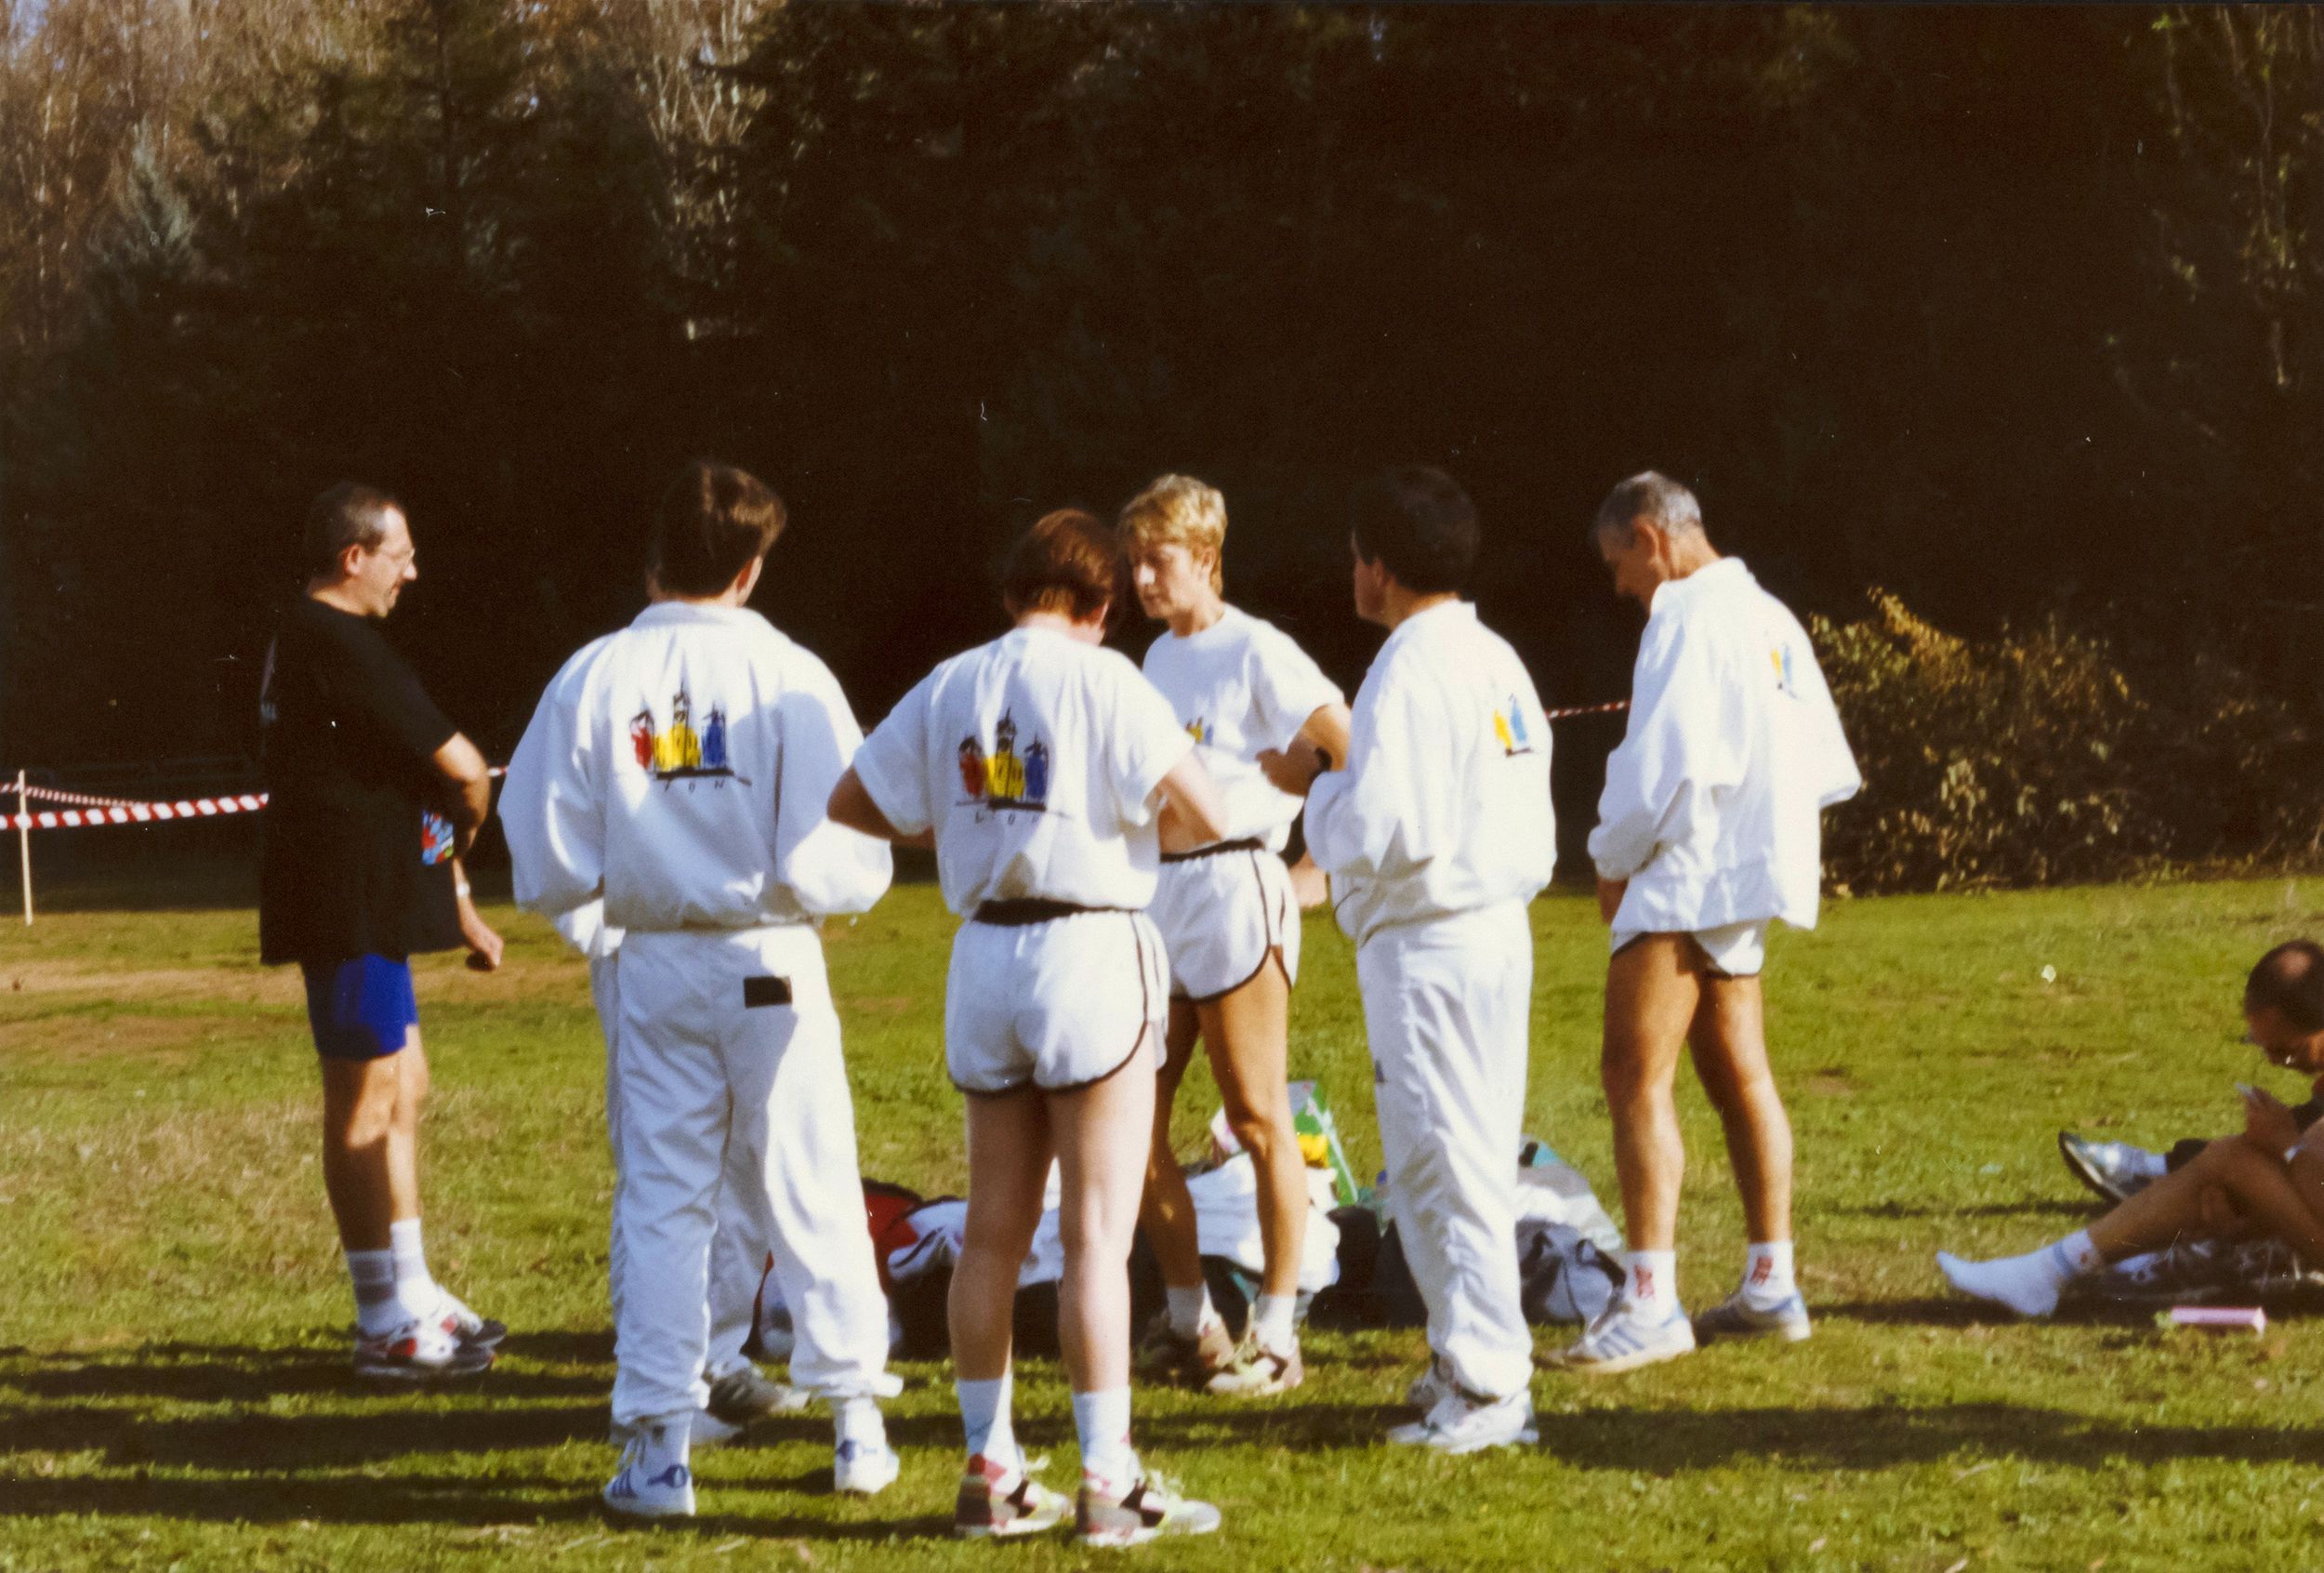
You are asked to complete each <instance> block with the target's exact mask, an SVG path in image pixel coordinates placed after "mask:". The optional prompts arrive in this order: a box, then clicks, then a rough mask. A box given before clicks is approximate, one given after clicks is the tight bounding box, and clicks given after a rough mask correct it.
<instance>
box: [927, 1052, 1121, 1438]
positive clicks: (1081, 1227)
mask: <svg viewBox="0 0 2324 1573" xmlns="http://www.w3.org/2000/svg"><path fill="white" fill-rule="evenodd" d="M1152 1066H1153V1062H1152V1061H1150V1060H1148V1059H1146V1058H1145V1056H1144V1055H1142V1054H1137V1055H1132V1056H1131V1057H1130V1063H1129V1064H1126V1065H1124V1066H1123V1067H1122V1068H1121V1069H1119V1070H1117V1071H1116V1072H1115V1073H1114V1074H1113V1075H1112V1076H1109V1077H1106V1078H1105V1079H1104V1080H1103V1081H1101V1082H1098V1083H1097V1084H1095V1085H1094V1086H1090V1087H1085V1088H1082V1089H1080V1090H1079V1091H1074V1092H1055V1093H1049V1094H1046V1095H1045V1101H1046V1102H1047V1104H1048V1105H1049V1117H1050V1130H1051V1132H1052V1133H1053V1135H1054V1138H1055V1141H1056V1143H1057V1165H1058V1169H1059V1171H1060V1172H1059V1179H1060V1181H1061V1189H1062V1190H1063V1195H1064V1201H1063V1207H1062V1209H1061V1210H1060V1212H1059V1214H1058V1224H1059V1233H1060V1234H1061V1235H1062V1236H1063V1244H1064V1248H1065V1276H1064V1277H1063V1280H1062V1281H1060V1282H1059V1284H1058V1286H1057V1334H1058V1342H1059V1344H1060V1345H1061V1346H1062V1347H1063V1354H1064V1357H1065V1375H1066V1378H1067V1380H1068V1381H1070V1383H1071V1384H1072V1387H1073V1391H1075V1392H1076V1393H1110V1392H1113V1391H1115V1390H1116V1389H1119V1388H1127V1387H1128V1386H1129V1240H1130V1236H1131V1235H1132V1234H1133V1233H1134V1232H1135V1231H1136V1229H1137V1225H1138V1199H1139V1196H1140V1195H1141V1194H1142V1191H1143V1189H1144V1180H1145V1157H1146V1147H1147V1143H1145V1142H1144V1141H1143V1140H1142V1138H1143V1137H1144V1136H1145V1134H1146V1133H1147V1132H1148V1130H1150V1129H1151V1127H1152V1124H1153V1120H1154V1080H1155V1078H1154V1071H1153V1069H1152ZM973 1185H974V1181H973V1180H971V1187H973ZM973 1195H974V1191H973V1189H971V1196H973ZM1036 1199H1037V1198H1036ZM954 1282H955V1284H956V1285H957V1282H958V1280H957V1278H956V1279H955V1280H954ZM988 1374H991V1375H995V1376H997V1375H998V1374H999V1372H998V1371H993V1372H991V1373H988Z"/></svg>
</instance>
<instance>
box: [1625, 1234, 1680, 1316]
mask: <svg viewBox="0 0 2324 1573" xmlns="http://www.w3.org/2000/svg"><path fill="white" fill-rule="evenodd" d="M1678 1277H1679V1253H1678V1252H1677V1251H1675V1250H1633V1251H1631V1253H1630V1276H1629V1277H1628V1278H1626V1279H1624V1280H1623V1283H1622V1301H1623V1303H1624V1304H1627V1305H1635V1306H1637V1307H1638V1308H1639V1309H1640V1310H1642V1311H1651V1312H1653V1313H1654V1314H1656V1315H1660V1316H1667V1315H1670V1314H1671V1313H1673V1312H1675V1311H1676V1310H1677V1309H1678V1303H1679V1285H1678Z"/></svg>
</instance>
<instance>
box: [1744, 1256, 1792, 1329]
mask: <svg viewBox="0 0 2324 1573" xmlns="http://www.w3.org/2000/svg"><path fill="white" fill-rule="evenodd" d="M1798 1292H1799V1287H1798V1286H1797V1285H1796V1284H1794V1283H1793V1282H1792V1280H1791V1242H1790V1241H1789V1240H1754V1241H1752V1242H1751V1243H1750V1245H1749V1246H1747V1247H1745V1248H1744V1251H1743V1303H1744V1304H1746V1305H1748V1306H1750V1307H1751V1309H1753V1310H1754V1311H1766V1310H1770V1309H1772V1308H1774V1307H1775V1306H1777V1305H1781V1304H1782V1303H1783V1302H1785V1301H1787V1300H1789V1299H1790V1298H1791V1297H1792V1296H1793V1295H1795V1294H1797V1293H1798Z"/></svg>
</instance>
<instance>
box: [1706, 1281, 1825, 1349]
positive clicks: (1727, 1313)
mask: <svg viewBox="0 0 2324 1573" xmlns="http://www.w3.org/2000/svg"><path fill="white" fill-rule="evenodd" d="M1815 1330H1816V1325H1815V1324H1814V1323H1813V1322H1811V1321H1809V1320H1808V1315H1807V1302H1806V1301H1804V1300H1802V1299H1801V1298H1800V1293H1799V1291H1798V1290H1797V1289H1794V1290H1792V1291H1791V1293H1789V1294H1788V1295H1786V1296H1785V1297H1784V1298H1783V1299H1782V1300H1780V1301H1778V1302H1776V1303H1775V1304H1773V1305H1768V1306H1758V1305H1753V1304H1752V1303H1751V1302H1750V1301H1749V1300H1747V1299H1746V1298H1744V1294H1743V1291H1742V1290H1741V1289H1736V1291H1735V1292H1734V1293H1733V1294H1731V1295H1729V1296H1727V1297H1726V1299H1724V1300H1723V1301H1721V1302H1719V1303H1718V1304H1716V1305H1714V1306H1712V1307H1711V1308H1710V1310H1708V1311H1706V1312H1704V1313H1703V1314H1702V1315H1699V1316H1697V1317H1696V1318H1695V1342H1697V1343H1698V1344H1702V1343H1712V1342H1717V1341H1718V1340H1720V1339H1723V1338H1728V1339H1738V1338H1774V1339H1780V1340H1782V1341H1783V1342H1786V1343H1798V1342H1801V1341H1802V1339H1805V1338H1807V1337H1808V1336H1809V1335H1810V1334H1812V1333H1814V1332H1815Z"/></svg>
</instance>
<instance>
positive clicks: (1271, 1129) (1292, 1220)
mask: <svg viewBox="0 0 2324 1573" xmlns="http://www.w3.org/2000/svg"><path fill="white" fill-rule="evenodd" d="M1290 1011H1291V985H1290V981H1289V980H1288V979H1287V978H1286V977H1285V976H1284V973H1283V969H1282V967H1281V966H1280V965H1270V966H1263V967H1261V968H1260V969H1259V975H1258V976H1256V977H1254V978H1252V979H1251V980H1250V981H1249V982H1248V983H1247V984H1245V985H1243V986H1242V987H1240V988H1238V989H1235V990H1234V991H1233V992H1232V993H1229V994H1224V995H1221V997H1219V998H1217V999H1214V1000H1211V1001H1209V1002H1208V1003H1206V1004H1202V1005H1197V1006H1196V1007H1195V1012H1196V1014H1197V1015H1198V1016H1199V1017H1200V1018H1201V1021H1202V1038H1203V1041H1204V1042H1205V1043H1206V1044H1208V1045H1209V1048H1210V1070H1211V1074H1212V1075H1213V1076H1215V1077H1218V1081H1219V1097H1220V1101H1221V1103H1223V1104H1225V1106H1226V1117H1227V1123H1228V1124H1230V1125H1232V1126H1233V1127H1234V1128H1235V1140H1236V1141H1238V1142H1240V1143H1243V1150H1244V1151H1246V1152H1248V1153H1249V1154H1250V1157H1251V1166H1252V1168H1253V1169H1254V1170H1257V1172H1258V1179H1259V1239H1260V1244H1261V1249H1263V1250H1264V1251H1265V1253H1266V1270H1265V1272H1264V1273H1263V1274H1262V1275H1261V1281H1260V1286H1259V1288H1260V1292H1261V1293H1262V1294H1271V1295H1293V1294H1297V1293H1298V1292H1299V1287H1300V1248H1301V1243H1302V1240H1303V1237H1304V1236H1305V1235H1306V1233H1307V1164H1306V1161H1305V1160H1304V1159H1303V1158H1301V1157H1300V1140H1299V1135H1298V1133H1297V1132H1296V1131H1294V1130H1292V1129H1291V1091H1290V1086H1289V1082H1288V1077H1289V1072H1288V1069H1287V1064H1288V1061H1289V1058H1290V1037H1291V1028H1290Z"/></svg>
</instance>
